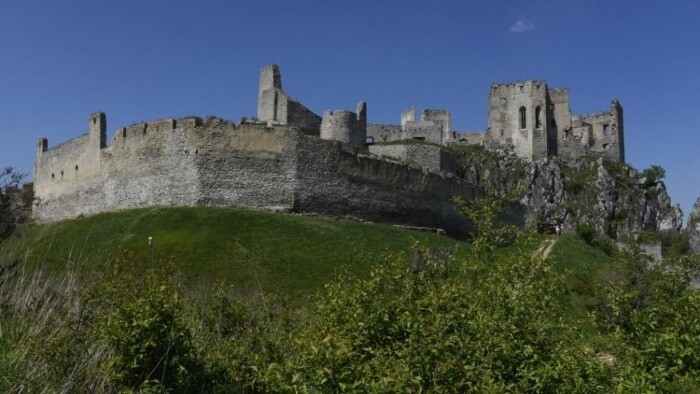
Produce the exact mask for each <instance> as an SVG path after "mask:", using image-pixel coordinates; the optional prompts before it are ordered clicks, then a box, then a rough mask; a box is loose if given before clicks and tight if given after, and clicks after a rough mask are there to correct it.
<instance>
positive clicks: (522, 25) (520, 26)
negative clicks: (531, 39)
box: [510, 19, 535, 33]
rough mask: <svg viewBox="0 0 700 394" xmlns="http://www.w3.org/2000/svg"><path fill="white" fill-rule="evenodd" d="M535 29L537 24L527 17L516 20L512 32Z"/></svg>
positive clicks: (524, 31)
mask: <svg viewBox="0 0 700 394" xmlns="http://www.w3.org/2000/svg"><path fill="white" fill-rule="evenodd" d="M534 29H535V24H534V23H532V22H530V21H528V20H526V19H520V20H519V21H517V22H515V24H514V25H513V26H511V27H510V31H511V33H526V32H528V31H530V30H534Z"/></svg>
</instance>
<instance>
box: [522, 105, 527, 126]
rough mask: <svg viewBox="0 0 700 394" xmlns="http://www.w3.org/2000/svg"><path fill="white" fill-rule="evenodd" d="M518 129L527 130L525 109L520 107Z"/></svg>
mask: <svg viewBox="0 0 700 394" xmlns="http://www.w3.org/2000/svg"><path fill="white" fill-rule="evenodd" d="M520 128H521V129H526V128H527V109H525V107H520Z"/></svg>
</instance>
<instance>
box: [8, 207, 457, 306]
mask: <svg viewBox="0 0 700 394" xmlns="http://www.w3.org/2000/svg"><path fill="white" fill-rule="evenodd" d="M149 236H153V237H154V245H155V246H154V249H153V250H151V249H150V248H149V246H148V237H149ZM416 241H418V242H421V243H422V244H424V245H428V246H432V247H435V248H443V247H446V246H450V247H452V248H454V249H455V251H456V253H457V256H456V257H458V258H459V257H461V256H466V250H467V249H468V245H467V244H465V243H462V242H458V241H455V240H453V239H451V238H448V237H445V236H440V235H437V234H432V233H425V232H418V231H411V230H406V229H401V228H397V227H394V226H391V225H386V224H367V223H358V222H347V221H338V220H333V219H328V218H321V217H309V216H296V215H289V214H279V213H269V212H258V211H248V210H240V209H226V208H185V207H176V208H152V209H136V210H130V211H122V212H114V213H105V214H99V215H95V216H90V217H84V218H78V219H74V220H66V221H62V222H58V223H51V224H44V225H32V226H28V227H24V228H22V229H21V230H19V231H18V232H16V233H15V234H14V235H13V236H12V237H11V238H10V239H8V240H5V241H3V242H2V243H0V261H1V262H5V263H6V262H10V261H14V260H17V259H20V260H22V261H26V266H27V267H39V266H41V267H44V269H48V270H54V269H62V268H63V267H65V265H66V264H67V263H69V262H70V263H72V264H76V266H78V267H82V268H81V269H91V268H92V269H94V267H99V266H100V264H101V263H103V262H105V261H107V260H108V259H109V258H110V256H117V255H121V256H123V255H124V254H126V255H129V256H132V257H130V258H133V259H134V261H137V262H141V263H143V264H145V265H147V264H151V253H152V252H153V255H154V256H155V258H154V260H155V262H156V264H160V263H163V262H173V263H174V264H175V265H176V266H177V267H179V269H180V270H181V271H182V273H183V275H184V277H185V279H186V280H187V281H188V283H189V284H190V285H192V286H208V285H211V284H212V283H214V282H217V281H221V280H223V281H226V282H227V283H230V284H232V285H234V287H235V288H237V289H239V290H240V291H242V292H248V291H257V290H263V291H274V292H280V293H282V294H287V295H290V296H292V297H296V296H299V295H302V294H309V293H312V292H314V291H315V290H317V289H319V288H320V287H321V286H322V285H323V284H325V283H327V282H328V281H329V280H331V279H333V278H334V277H335V275H336V274H337V273H340V272H341V271H347V272H349V273H350V274H353V275H363V274H366V273H367V272H369V267H370V266H371V265H372V264H374V263H376V262H377V261H378V260H379V259H380V258H381V256H383V255H385V254H387V253H397V252H407V251H409V250H410V247H411V245H412V244H413V243H414V242H416Z"/></svg>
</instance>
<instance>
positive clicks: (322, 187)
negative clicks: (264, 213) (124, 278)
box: [34, 113, 479, 236]
mask: <svg viewBox="0 0 700 394" xmlns="http://www.w3.org/2000/svg"><path fill="white" fill-rule="evenodd" d="M93 119H99V121H100V122H102V123H101V125H100V127H98V128H96V129H93V128H90V131H89V132H88V133H87V134H85V135H83V136H80V137H78V138H76V139H73V140H71V141H68V142H66V143H63V144H61V145H58V146H56V147H54V148H51V149H47V141H46V140H45V139H42V140H40V142H39V146H38V150H37V161H36V166H35V173H34V177H35V187H36V189H35V193H36V197H37V202H36V205H35V207H34V214H35V217H36V218H37V219H38V220H40V221H55V220H61V219H66V218H72V217H76V216H78V215H90V214H95V213H99V212H107V211H114V210H119V209H129V208H136V207H155V206H169V205H180V206H235V207H249V208H258V209H265V210H278V211H289V212H303V213H317V214H322V215H328V216H334V217H351V218H355V219H361V220H368V221H379V222H390V223H396V224H402V225H412V226H422V227H433V228H442V229H445V230H446V231H448V232H449V233H451V234H453V235H458V236H460V235H464V234H465V231H466V230H467V228H468V224H467V223H466V222H465V220H464V219H463V218H462V217H461V216H460V215H459V214H458V213H457V211H456V210H455V209H454V207H453V205H452V203H451V202H450V199H451V198H452V197H453V196H461V197H462V198H464V199H465V200H469V199H471V198H472V197H473V196H474V195H475V194H476V193H479V192H478V190H477V189H476V187H474V186H473V185H471V184H468V183H466V182H464V181H461V180H459V179H457V178H456V177H454V176H451V175H449V174H441V173H439V172H438V171H433V172H430V171H425V170H423V169H421V168H419V167H411V166H407V165H405V164H403V163H397V162H392V161H390V160H383V159H381V158H379V157H377V156H373V155H363V154H357V153H356V150H355V149H353V147H352V146H350V145H348V144H346V143H342V142H338V141H331V140H324V139H320V138H318V137H314V136H310V135H307V134H306V133H304V132H303V131H300V130H297V129H293V128H290V127H287V126H281V125H278V126H274V125H273V126H268V125H267V124H266V123H265V122H255V121H248V122H243V123H241V124H240V125H234V124H233V123H231V122H228V121H225V120H221V119H218V118H209V119H206V120H201V119H199V118H184V119H165V120H159V121H155V122H148V123H141V124H137V125H132V126H128V127H123V128H119V129H117V132H116V133H115V135H114V137H113V138H112V140H111V141H110V143H109V144H105V145H104V146H101V145H97V144H94V143H93V141H94V139H95V138H97V139H100V138H102V137H103V136H104V129H105V127H104V126H105V123H104V122H105V121H106V117H105V116H104V114H101V113H99V114H95V115H92V116H91V117H90V120H89V122H90V124H91V125H92V120H93ZM90 127H92V126H90Z"/></svg>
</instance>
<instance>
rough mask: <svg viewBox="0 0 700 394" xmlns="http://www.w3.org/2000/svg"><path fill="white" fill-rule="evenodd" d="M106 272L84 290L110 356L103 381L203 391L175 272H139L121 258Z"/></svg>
mask: <svg viewBox="0 0 700 394" xmlns="http://www.w3.org/2000/svg"><path fill="white" fill-rule="evenodd" d="M127 259H128V257H127ZM106 271H107V274H106V275H104V276H103V277H102V279H101V280H98V281H96V282H95V283H93V284H92V286H90V288H89V289H88V290H87V292H86V301H87V303H88V309H89V310H90V311H91V312H92V316H91V317H90V324H91V325H92V326H93V327H94V331H95V334H96V337H97V341H98V342H99V343H102V344H104V346H106V348H107V349H108V352H109V353H110V355H111V356H110V358H109V359H108V360H107V362H106V363H105V365H104V371H105V373H106V377H107V379H108V380H109V381H110V382H111V383H112V384H114V385H115V386H116V387H118V388H120V389H131V390H137V389H141V388H143V387H151V388H154V387H162V388H163V389H170V390H175V391H177V392H196V391H199V390H202V389H206V387H207V384H208V382H207V379H206V376H205V374H204V365H203V363H202V361H201V360H200V359H199V358H198V352H197V349H196V348H195V346H194V343H193V339H192V330H193V328H192V318H191V316H190V315H189V314H190V311H188V308H187V304H186V303H185V302H184V301H183V295H182V291H183V289H182V285H181V284H180V282H179V281H178V278H177V275H174V274H173V272H176V271H174V270H173V269H172V267H162V268H157V269H152V270H146V272H145V273H144V272H143V269H142V268H140V267H135V266H134V265H133V264H129V263H127V262H124V261H120V260H118V261H117V262H115V263H111V264H109V265H108V266H107V267H106Z"/></svg>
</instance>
